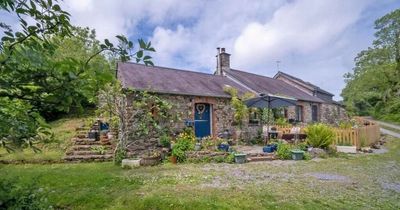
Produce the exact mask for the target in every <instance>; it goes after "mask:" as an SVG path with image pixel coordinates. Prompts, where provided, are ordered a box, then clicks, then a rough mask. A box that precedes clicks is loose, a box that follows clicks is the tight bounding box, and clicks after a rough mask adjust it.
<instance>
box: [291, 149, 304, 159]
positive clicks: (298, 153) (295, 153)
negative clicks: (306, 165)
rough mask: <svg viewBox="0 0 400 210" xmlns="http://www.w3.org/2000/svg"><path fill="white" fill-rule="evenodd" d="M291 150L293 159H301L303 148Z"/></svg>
mask: <svg viewBox="0 0 400 210" xmlns="http://www.w3.org/2000/svg"><path fill="white" fill-rule="evenodd" d="M291 152H292V159H293V160H303V158H304V151H303V150H299V149H295V150H292V151H291Z"/></svg>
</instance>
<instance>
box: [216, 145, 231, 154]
mask: <svg viewBox="0 0 400 210" xmlns="http://www.w3.org/2000/svg"><path fill="white" fill-rule="evenodd" d="M218 150H221V151H225V152H228V150H229V144H220V145H218Z"/></svg>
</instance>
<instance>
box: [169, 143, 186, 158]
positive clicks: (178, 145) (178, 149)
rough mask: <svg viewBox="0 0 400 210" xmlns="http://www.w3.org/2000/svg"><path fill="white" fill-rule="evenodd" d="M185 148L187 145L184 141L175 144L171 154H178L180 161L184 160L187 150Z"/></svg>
mask: <svg viewBox="0 0 400 210" xmlns="http://www.w3.org/2000/svg"><path fill="white" fill-rule="evenodd" d="M185 148H186V146H185V145H184V144H182V143H176V144H174V147H173V148H172V152H171V154H172V155H173V156H176V158H177V160H178V162H184V161H185V160H186V155H185V151H186V150H184V149H185Z"/></svg>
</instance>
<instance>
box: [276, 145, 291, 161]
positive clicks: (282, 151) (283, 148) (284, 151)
mask: <svg viewBox="0 0 400 210" xmlns="http://www.w3.org/2000/svg"><path fill="white" fill-rule="evenodd" d="M291 149H292V147H291V146H290V144H284V143H281V142H279V143H278V148H277V150H276V155H277V156H278V158H279V159H282V160H289V159H292V152H291V151H290V150H291Z"/></svg>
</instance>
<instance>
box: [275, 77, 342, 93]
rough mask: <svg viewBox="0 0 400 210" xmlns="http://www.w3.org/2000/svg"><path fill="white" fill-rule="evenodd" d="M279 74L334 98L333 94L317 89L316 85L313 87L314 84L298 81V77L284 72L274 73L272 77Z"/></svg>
mask: <svg viewBox="0 0 400 210" xmlns="http://www.w3.org/2000/svg"><path fill="white" fill-rule="evenodd" d="M279 74H281V75H283V76H286V77H289V78H291V79H293V80H296V81H298V82H300V83H303V84H306V85H309V86H311V87H312V88H314V90H316V91H318V92H321V93H324V94H327V95H331V96H334V94H333V93H330V92H328V91H326V90H324V89H321V88H320V87H318V86H316V85H314V84H312V83H310V82H307V81H304V80H302V79H300V78H298V77H295V76H292V75H290V74H286V73H285V72H281V71H278V73H276V75H275V76H274V78H276V77H277V76H278V75H279Z"/></svg>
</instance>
